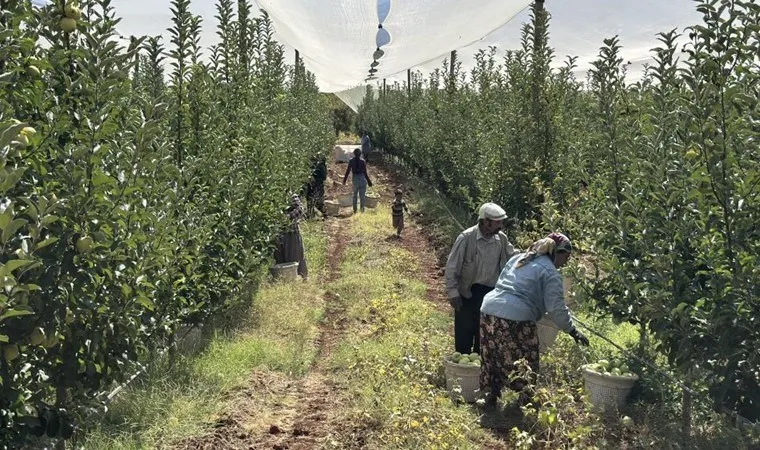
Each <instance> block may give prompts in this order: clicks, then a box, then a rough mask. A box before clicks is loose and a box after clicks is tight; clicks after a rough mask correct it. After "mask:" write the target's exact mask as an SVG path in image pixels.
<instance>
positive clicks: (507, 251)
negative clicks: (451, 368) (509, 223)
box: [445, 203, 515, 354]
mask: <svg viewBox="0 0 760 450" xmlns="http://www.w3.org/2000/svg"><path fill="white" fill-rule="evenodd" d="M506 218H507V213H506V212H505V211H504V210H503V209H502V208H501V207H500V206H499V205H497V204H495V203H485V204H484V205H483V206H481V207H480V210H479V211H478V224H477V225H474V226H472V227H470V228H468V229H466V230H464V231H463V232H462V233H461V234H460V235H459V236H458V237H457V239H456V241H455V242H454V246H453V247H452V248H451V252H450V253H449V258H448V261H447V262H446V272H445V273H446V291H447V295H448V297H449V303H450V304H451V306H452V308H454V347H455V349H456V351H457V352H459V353H463V354H464V353H480V338H479V326H480V325H479V323H480V305H481V303H482V302H483V297H484V296H485V295H486V294H487V293H488V292H490V291H491V290H492V289H493V288H494V286H495V285H496V280H497V279H498V278H499V273H500V272H501V269H502V268H503V267H504V265H505V264H506V263H507V261H509V259H510V258H511V257H512V255H513V254H514V253H515V249H514V247H513V246H512V244H511V243H510V242H509V239H508V238H507V235H506V234H504V233H502V232H501V229H502V228H503V226H504V220H505V219H506Z"/></svg>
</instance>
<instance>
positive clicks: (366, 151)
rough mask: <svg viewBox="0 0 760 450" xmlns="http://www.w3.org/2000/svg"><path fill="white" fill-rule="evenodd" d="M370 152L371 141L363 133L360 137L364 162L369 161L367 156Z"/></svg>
mask: <svg viewBox="0 0 760 450" xmlns="http://www.w3.org/2000/svg"><path fill="white" fill-rule="evenodd" d="M371 152H372V141H370V139H369V135H367V133H364V134H363V135H362V155H364V160H365V161H369V154H370V153H371Z"/></svg>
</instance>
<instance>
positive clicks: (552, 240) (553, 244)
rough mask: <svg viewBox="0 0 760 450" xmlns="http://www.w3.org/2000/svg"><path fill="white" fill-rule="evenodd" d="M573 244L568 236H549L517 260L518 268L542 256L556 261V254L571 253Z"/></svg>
mask: <svg viewBox="0 0 760 450" xmlns="http://www.w3.org/2000/svg"><path fill="white" fill-rule="evenodd" d="M571 251H573V244H572V243H571V242H570V239H568V237H567V236H565V235H564V234H562V233H552V234H550V235H549V236H547V237H545V238H543V239H539V240H537V241H536V242H534V243H533V244H531V246H530V247H529V248H528V251H527V252H525V254H523V256H522V257H521V258H520V259H519V260H517V263H516V266H515V267H516V268H518V269H519V268H520V267H522V266H524V265H526V264H528V263H529V262H531V261H533V260H534V259H536V258H538V257H539V256H542V255H549V256H550V257H551V258H552V259H554V255H555V254H556V252H568V253H569V252H571Z"/></svg>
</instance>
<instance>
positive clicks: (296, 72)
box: [295, 49, 301, 78]
mask: <svg viewBox="0 0 760 450" xmlns="http://www.w3.org/2000/svg"><path fill="white" fill-rule="evenodd" d="M300 60H301V54H300V53H298V49H296V57H295V76H296V78H298V67H299V66H300V65H301V64H300V63H301V61H300Z"/></svg>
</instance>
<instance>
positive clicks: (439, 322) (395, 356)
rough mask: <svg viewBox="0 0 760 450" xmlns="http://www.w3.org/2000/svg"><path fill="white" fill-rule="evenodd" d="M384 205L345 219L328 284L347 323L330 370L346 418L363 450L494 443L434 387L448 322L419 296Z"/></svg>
mask: <svg viewBox="0 0 760 450" xmlns="http://www.w3.org/2000/svg"><path fill="white" fill-rule="evenodd" d="M392 231H393V230H392V229H391V226H390V214H389V211H388V210H387V206H381V207H380V208H378V209H376V210H371V211H368V212H367V213H365V214H360V215H356V216H353V217H352V218H351V236H352V239H351V242H350V246H349V247H348V248H347V249H346V251H345V253H344V258H343V261H342V264H341V267H340V270H341V275H342V276H341V278H340V279H338V280H336V281H335V282H334V283H332V284H331V285H330V290H331V291H333V292H335V293H336V294H338V295H339V296H340V299H341V300H342V302H343V304H344V305H345V307H346V315H347V316H348V318H349V319H350V321H349V323H350V327H349V330H348V331H347V332H346V334H345V338H344V341H343V342H342V343H341V345H339V346H338V347H337V348H336V349H335V350H334V351H333V353H332V355H331V360H330V367H331V368H332V369H333V370H335V371H336V372H335V377H336V378H338V379H341V380H345V381H346V383H347V385H348V390H349V391H350V393H351V394H352V395H351V398H353V399H354V401H353V403H352V404H351V405H350V408H349V413H348V414H349V419H348V420H351V421H352V422H354V423H356V424H358V426H359V427H361V428H363V431H362V433H366V436H367V441H366V445H367V448H378V449H409V448H426V449H428V448H430V449H432V448H458V449H468V448H473V449H474V448H481V446H482V445H483V444H485V443H488V442H491V443H493V442H494V439H493V438H492V437H491V436H490V434H489V433H488V432H487V431H485V430H483V429H482V428H480V426H479V425H478V415H477V414H476V412H475V411H474V410H473V409H472V408H470V407H458V406H457V405H456V404H454V403H453V402H452V401H451V400H450V399H449V398H448V396H447V394H446V392H445V391H444V390H442V389H440V386H439V383H440V382H441V378H440V373H439V369H440V367H441V364H440V362H441V359H442V357H443V355H444V353H447V352H448V351H449V349H450V347H451V346H452V339H453V338H452V334H451V330H450V328H451V319H450V317H449V314H448V313H447V312H442V311H440V310H438V309H437V308H436V306H435V305H434V304H433V303H431V302H430V301H429V300H427V299H426V298H425V290H426V286H425V284H424V283H422V282H420V281H419V280H418V279H417V278H416V277H415V271H416V269H417V267H418V265H419V260H418V257H417V255H414V254H412V253H410V252H409V251H407V250H405V249H403V248H401V247H400V245H398V244H397V243H396V242H395V241H393V240H389V241H386V240H385V238H386V237H387V236H388V235H390V234H391V233H392Z"/></svg>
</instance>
